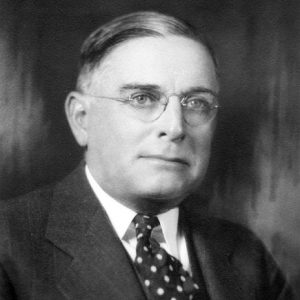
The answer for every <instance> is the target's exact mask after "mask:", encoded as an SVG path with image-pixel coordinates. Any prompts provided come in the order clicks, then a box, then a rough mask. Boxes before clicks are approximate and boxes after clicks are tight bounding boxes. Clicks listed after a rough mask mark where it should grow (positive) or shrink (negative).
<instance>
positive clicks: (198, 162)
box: [193, 126, 214, 171]
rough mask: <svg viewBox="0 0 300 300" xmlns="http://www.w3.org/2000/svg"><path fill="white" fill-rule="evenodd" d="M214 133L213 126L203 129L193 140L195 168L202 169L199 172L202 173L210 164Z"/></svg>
mask: <svg viewBox="0 0 300 300" xmlns="http://www.w3.org/2000/svg"><path fill="white" fill-rule="evenodd" d="M213 132H214V127H212V126H209V127H208V128H203V129H202V130H201V132H199V133H198V135H197V136H196V137H194V139H193V155H194V163H195V164H194V166H195V168H196V169H197V168H199V169H200V170H198V171H201V169H202V168H204V167H206V165H207V164H208V160H209V157H210V150H211V143H212V138H213Z"/></svg>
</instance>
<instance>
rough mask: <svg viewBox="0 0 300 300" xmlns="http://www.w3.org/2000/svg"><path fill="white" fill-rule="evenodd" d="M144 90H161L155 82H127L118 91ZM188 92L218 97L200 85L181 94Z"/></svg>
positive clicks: (215, 93)
mask: <svg viewBox="0 0 300 300" xmlns="http://www.w3.org/2000/svg"><path fill="white" fill-rule="evenodd" d="M138 89H140V90H145V91H155V90H156V91H161V87H160V86H159V85H157V84H141V83H128V84H125V85H123V86H121V88H120V91H121V92H123V91H126V90H138ZM190 93H208V94H211V95H213V96H215V97H218V93H217V92H215V91H213V90H212V89H209V88H206V87H202V86H196V87H191V88H189V89H188V90H186V91H184V92H183V93H182V94H190Z"/></svg>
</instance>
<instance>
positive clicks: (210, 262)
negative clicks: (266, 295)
mask: <svg viewBox="0 0 300 300" xmlns="http://www.w3.org/2000/svg"><path fill="white" fill-rule="evenodd" d="M197 223H198V224H194V225H191V226H190V238H191V241H192V243H193V246H194V249H195V255H196V257H197V259H198V262H199V265H200V268H201V272H202V274H203V279H204V282H205V285H206V289H207V293H208V295H209V299H211V300H240V299H243V300H247V299H250V298H251V297H250V295H249V294H247V293H246V292H245V290H244V289H243V288H242V286H243V284H242V283H241V279H240V278H239V277H238V275H237V274H236V271H235V269H234V266H233V265H232V264H231V260H230V257H231V255H233V249H232V248H231V246H232V245H231V244H230V243H226V241H223V240H222V241H220V240H218V238H220V236H218V235H215V234H214V230H215V228H213V227H214V225H213V224H210V221H203V222H202V223H201V222H200V223H199V221H198V222H197ZM221 238H222V237H221Z"/></svg>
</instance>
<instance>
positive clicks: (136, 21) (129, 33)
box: [76, 11, 218, 90]
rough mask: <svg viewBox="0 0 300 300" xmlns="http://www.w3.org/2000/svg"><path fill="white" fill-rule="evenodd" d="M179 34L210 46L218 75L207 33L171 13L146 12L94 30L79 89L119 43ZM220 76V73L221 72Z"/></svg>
mask: <svg viewBox="0 0 300 300" xmlns="http://www.w3.org/2000/svg"><path fill="white" fill-rule="evenodd" d="M169 36H179V37H184V38H187V39H191V40H194V41H195V42H197V43H199V44H200V45H202V46H203V47H204V48H206V49H207V51H208V54H209V55H210V57H211V58H212V60H213V63H214V66H215V71H216V74H217V73H218V62H217V60H216V57H215V54H214V50H213V49H212V47H211V45H210V42H209V41H208V39H207V36H206V35H205V34H204V33H203V32H198V31H196V30H195V28H193V27H192V26H191V25H190V24H188V23H187V22H185V21H183V20H180V19H178V18H175V17H173V16H170V15H166V14H162V13H158V12H152V11H145V12H135V13H131V14H127V15H123V16H120V17H118V18H115V19H113V20H111V21H110V22H108V23H106V24H104V25H102V26H100V27H99V28H97V29H96V30H95V31H93V32H92V33H91V34H90V35H89V36H88V38H87V39H86V40H85V42H84V43H83V45H82V48H81V55H80V65H79V74H78V78H77V86H76V88H77V90H82V89H83V88H84V87H85V86H86V84H87V81H88V79H89V78H90V77H91V76H92V74H93V73H94V70H96V69H98V68H99V67H100V66H101V63H102V62H103V61H104V60H105V59H106V57H107V56H108V55H109V54H110V53H111V52H113V50H114V49H116V48H117V47H118V46H120V45H121V44H123V43H126V42H129V41H131V40H134V39H138V38H145V37H161V38H167V37H169ZM217 76H218V75H217Z"/></svg>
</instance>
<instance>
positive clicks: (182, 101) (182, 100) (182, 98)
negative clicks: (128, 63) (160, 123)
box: [80, 91, 221, 127]
mask: <svg viewBox="0 0 300 300" xmlns="http://www.w3.org/2000/svg"><path fill="white" fill-rule="evenodd" d="M203 93H209V94H211V95H212V96H214V97H215V99H216V98H217V95H215V94H214V93H212V92H211V91H204V92H203ZM80 94H81V95H82V96H88V97H92V98H95V99H107V100H113V101H118V102H122V103H129V104H130V103H132V102H133V101H134V99H132V98H131V97H132V95H129V96H128V98H122V97H108V96H95V95H91V94H87V93H82V92H80ZM160 94H161V95H162V96H163V97H161V98H160V100H159V101H158V102H160V103H161V104H162V105H163V107H164V108H163V110H162V111H161V113H160V114H159V115H158V116H157V117H156V118H154V119H153V120H151V121H149V122H154V121H156V120H158V119H159V118H160V117H161V116H162V114H163V113H164V112H165V110H166V108H167V106H168V104H169V99H170V98H171V97H172V96H176V97H178V98H179V99H180V101H179V102H180V105H181V106H182V107H186V105H187V103H186V102H185V101H186V99H187V98H188V97H189V96H190V95H189V94H187V95H178V94H175V93H174V94H171V95H169V96H167V95H165V94H163V93H160ZM161 99H166V100H165V103H162V101H161ZM216 101H217V100H216ZM208 105H209V110H210V112H211V111H213V110H217V109H219V108H220V107H221V106H220V105H219V104H218V103H217V104H208ZM131 107H132V108H137V107H135V106H134V105H131ZM188 111H194V112H196V111H197V110H194V109H190V110H188ZM215 115H216V114H215ZM212 117H214V116H212ZM212 117H211V118H208V120H210V119H212ZM184 120H185V122H186V123H187V124H189V122H188V121H187V120H186V119H185V118H184ZM208 120H207V121H208ZM145 122H147V121H145ZM205 123H206V122H205ZM200 124H201V122H200V123H199V124H197V125H191V124H189V125H190V126H192V127H196V126H199V125H200Z"/></svg>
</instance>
